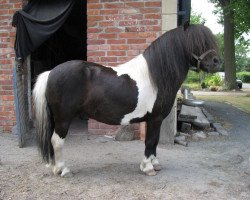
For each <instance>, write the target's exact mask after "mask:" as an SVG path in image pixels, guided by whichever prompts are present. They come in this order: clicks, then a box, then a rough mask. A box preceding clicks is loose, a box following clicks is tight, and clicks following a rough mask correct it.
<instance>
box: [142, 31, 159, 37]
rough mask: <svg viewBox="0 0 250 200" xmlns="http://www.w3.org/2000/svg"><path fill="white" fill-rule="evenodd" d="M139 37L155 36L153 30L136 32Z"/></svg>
mask: <svg viewBox="0 0 250 200" xmlns="http://www.w3.org/2000/svg"><path fill="white" fill-rule="evenodd" d="M138 35H139V37H140V38H156V37H157V36H156V33H155V32H141V33H138Z"/></svg>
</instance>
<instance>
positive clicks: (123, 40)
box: [107, 39, 126, 44]
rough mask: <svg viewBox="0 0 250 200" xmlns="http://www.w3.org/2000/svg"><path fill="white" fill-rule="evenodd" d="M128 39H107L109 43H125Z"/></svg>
mask: <svg viewBox="0 0 250 200" xmlns="http://www.w3.org/2000/svg"><path fill="white" fill-rule="evenodd" d="M125 42H126V40H125V39H115V40H113V39H109V40H107V44H125Z"/></svg>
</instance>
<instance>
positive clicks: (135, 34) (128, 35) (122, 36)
mask: <svg viewBox="0 0 250 200" xmlns="http://www.w3.org/2000/svg"><path fill="white" fill-rule="evenodd" d="M119 37H120V38H137V37H138V33H120V34H119Z"/></svg>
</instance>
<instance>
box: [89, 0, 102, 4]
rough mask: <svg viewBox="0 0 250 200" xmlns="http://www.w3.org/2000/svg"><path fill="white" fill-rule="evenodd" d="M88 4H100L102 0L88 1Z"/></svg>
mask: <svg viewBox="0 0 250 200" xmlns="http://www.w3.org/2000/svg"><path fill="white" fill-rule="evenodd" d="M87 2H88V4H91V3H99V2H100V0H87Z"/></svg>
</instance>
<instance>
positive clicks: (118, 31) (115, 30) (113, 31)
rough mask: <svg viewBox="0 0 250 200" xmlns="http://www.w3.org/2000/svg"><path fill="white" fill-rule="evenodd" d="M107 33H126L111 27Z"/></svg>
mask: <svg viewBox="0 0 250 200" xmlns="http://www.w3.org/2000/svg"><path fill="white" fill-rule="evenodd" d="M105 32H106V33H120V32H124V30H123V29H121V28H116V27H110V28H106V29H105Z"/></svg>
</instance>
